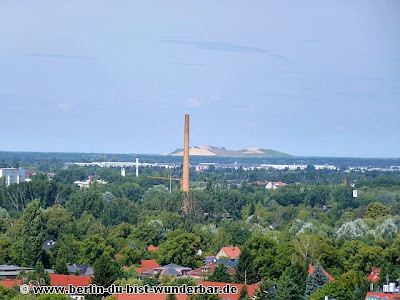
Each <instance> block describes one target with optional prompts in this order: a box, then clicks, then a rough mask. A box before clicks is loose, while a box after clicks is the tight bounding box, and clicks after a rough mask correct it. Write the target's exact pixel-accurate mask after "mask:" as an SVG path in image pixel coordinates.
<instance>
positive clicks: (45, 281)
mask: <svg viewBox="0 0 400 300" xmlns="http://www.w3.org/2000/svg"><path fill="white" fill-rule="evenodd" d="M32 280H33V281H36V282H38V283H40V284H41V285H50V277H49V273H47V271H46V270H45V269H44V266H43V264H42V262H41V261H38V262H37V263H36V265H35V268H34V269H33V271H32V272H30V273H28V276H27V280H26V282H29V281H32Z"/></svg>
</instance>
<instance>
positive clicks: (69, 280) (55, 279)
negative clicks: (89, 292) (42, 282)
mask: <svg viewBox="0 0 400 300" xmlns="http://www.w3.org/2000/svg"><path fill="white" fill-rule="evenodd" d="M49 276H50V285H51V286H65V287H68V285H70V284H72V285H73V286H75V287H77V286H89V285H90V283H91V281H92V278H91V277H90V276H75V275H61V274H50V275H49ZM68 296H70V297H71V298H72V299H74V300H84V299H85V296H84V295H83V294H68Z"/></svg>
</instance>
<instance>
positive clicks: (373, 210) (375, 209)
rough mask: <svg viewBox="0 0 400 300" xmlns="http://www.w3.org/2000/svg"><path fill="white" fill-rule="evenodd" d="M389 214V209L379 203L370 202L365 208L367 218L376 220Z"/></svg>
mask: <svg viewBox="0 0 400 300" xmlns="http://www.w3.org/2000/svg"><path fill="white" fill-rule="evenodd" d="M388 214H389V208H388V207H387V206H386V205H385V204H383V203H381V202H372V203H370V204H368V207H367V214H366V217H367V218H371V219H377V218H379V217H385V216H387V215H388Z"/></svg>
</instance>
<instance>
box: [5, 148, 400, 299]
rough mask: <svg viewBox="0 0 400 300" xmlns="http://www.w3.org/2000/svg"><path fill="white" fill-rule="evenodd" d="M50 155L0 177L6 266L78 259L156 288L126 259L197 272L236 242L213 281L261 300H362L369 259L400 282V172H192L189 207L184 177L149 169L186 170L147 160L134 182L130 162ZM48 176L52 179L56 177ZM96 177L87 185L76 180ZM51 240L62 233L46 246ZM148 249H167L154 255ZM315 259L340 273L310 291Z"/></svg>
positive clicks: (106, 280)
mask: <svg viewBox="0 0 400 300" xmlns="http://www.w3.org/2000/svg"><path fill="white" fill-rule="evenodd" d="M7 159H8V158H7ZM7 159H6V158H5V157H4V156H3V159H2V161H3V165H5V166H7V165H11V161H9V160H7ZM45 163H46V164H47V165H46V167H45V166H44V164H43V163H40V160H38V161H34V160H29V161H27V160H24V159H22V160H21V161H20V162H19V164H18V165H21V166H25V167H26V166H36V167H37V169H36V170H37V171H38V172H37V174H36V175H33V176H32V177H31V181H29V182H22V183H20V184H12V185H10V186H8V187H6V186H5V185H4V184H1V185H0V264H14V265H19V266H24V267H32V268H35V272H36V270H38V271H37V272H41V270H42V269H43V268H52V269H54V270H55V272H56V273H60V274H64V273H66V265H67V264H73V263H76V264H81V265H90V266H94V267H95V270H96V269H97V270H108V271H107V276H101V275H100V274H99V271H97V274H95V277H94V281H95V282H96V283H97V284H99V285H110V284H111V283H113V282H115V283H118V284H122V285H123V284H126V283H138V284H153V285H154V284H158V283H159V279H157V278H147V279H146V278H144V279H138V274H136V273H135V271H134V269H133V268H132V269H131V270H130V271H123V270H122V269H121V267H122V266H134V265H137V264H138V263H139V262H140V260H141V259H156V260H157V261H158V262H159V263H160V264H167V263H176V264H180V265H184V266H188V267H191V268H197V267H199V266H202V265H203V264H204V258H205V256H207V255H215V254H216V253H217V252H218V250H219V249H220V248H221V247H223V246H228V245H237V246H239V247H240V249H241V255H240V258H239V264H238V266H237V269H236V274H235V276H234V278H229V276H228V277H226V274H224V272H221V275H220V276H221V277H218V274H219V273H217V272H216V273H217V275H214V277H213V278H212V280H214V281H219V280H218V279H220V280H221V281H222V278H224V279H225V282H226V280H232V281H234V282H238V283H244V282H245V281H246V283H247V284H253V283H257V282H261V286H262V289H261V290H269V291H271V292H270V293H258V294H257V295H256V296H257V297H258V299H278V300H283V299H286V300H287V299H303V298H304V297H306V298H307V299H320V298H318V297H320V296H321V295H322V294H327V293H328V294H329V293H331V294H334V293H336V295H334V296H335V297H337V299H344V300H346V299H349V300H350V299H355V300H358V299H364V297H365V294H366V292H367V290H368V289H369V283H368V281H367V276H368V275H369V273H370V272H371V269H372V267H378V268H380V270H381V274H382V275H381V280H382V282H383V281H385V280H386V277H388V279H389V280H390V281H395V280H397V279H398V278H400V234H399V232H400V216H399V215H400V173H399V172H378V171H374V172H365V173H361V172H349V173H345V172H343V171H340V170H337V171H333V170H316V169H315V168H313V166H312V165H310V166H309V167H308V168H307V169H306V170H297V171H288V170H281V171H277V170H264V169H260V170H249V171H245V170H243V168H239V169H219V168H214V167H211V168H209V169H208V170H205V171H204V172H196V171H195V170H194V169H191V174H190V175H191V183H190V184H191V190H190V193H189V203H190V206H189V213H188V214H187V215H185V214H183V213H182V211H181V205H182V194H181V192H180V190H179V185H178V183H177V182H175V181H174V182H173V184H172V190H171V191H170V190H169V182H168V181H165V180H161V179H153V178H149V177H148V176H149V175H153V176H169V174H170V172H172V174H171V176H173V177H180V175H181V174H180V172H181V170H179V169H176V170H173V171H169V170H165V169H162V168H144V169H143V170H141V175H140V176H139V177H137V178H136V177H134V176H133V175H132V173H133V171H132V170H130V169H128V170H127V174H128V175H127V176H125V177H123V176H121V174H120V169H117V168H100V167H76V166H66V165H64V163H62V162H61V161H57V160H48V161H46V162H45ZM13 166H15V163H14V165H13ZM46 172H55V175H54V177H53V178H52V179H51V180H49V179H48V176H47V174H46ZM90 175H91V176H92V177H93V178H94V179H93V180H92V182H91V184H90V187H89V188H81V189H79V188H78V186H77V185H76V184H74V181H76V180H86V179H87V178H88V176H90ZM96 178H97V179H102V180H105V181H106V182H107V184H99V183H97V182H96V180H95V179H96ZM266 180H268V181H283V182H285V183H286V184H287V185H286V186H283V187H281V188H279V189H276V190H272V189H271V190H268V189H266V188H265V186H264V185H260V184H259V183H258V184H257V182H262V181H266ZM354 189H357V191H358V197H357V198H354V197H353V190H354ZM45 240H54V241H56V243H55V246H54V247H52V248H51V249H50V251H48V252H45V251H44V249H43V246H42V245H43V242H44V241H45ZM149 245H153V246H159V247H160V251H158V252H150V251H147V247H148V246H149ZM198 249H202V251H203V253H202V255H197V251H198ZM115 254H119V255H118V256H117V258H116V256H115ZM310 264H312V265H316V266H322V267H323V268H324V269H325V270H326V271H327V272H328V273H329V274H330V275H332V276H333V277H334V278H335V279H336V280H334V281H332V282H329V283H326V284H324V285H321V286H320V287H319V288H318V289H317V288H314V289H313V288H312V287H311V283H310V280H312V279H307V278H308V277H309V276H307V274H308V273H307V270H308V266H309V265H310ZM95 273H96V271H95ZM181 281H182V280H181ZM189 281H190V280H189V279H187V280H186V281H184V280H183V281H182V282H174V284H182V283H188V282H189ZM164 284H167V283H165V282H164ZM189 284H190V282H189ZM274 284H276V285H275V287H276V286H277V287H278V289H275V287H274ZM1 293H2V292H1V289H0V294H1ZM13 296H14V295H13ZM9 297H10V298H9V299H12V297H11V296H9ZM16 297H20V296H16ZM27 297H28V296H27ZM18 299H25V298H18ZM26 299H28V298H26Z"/></svg>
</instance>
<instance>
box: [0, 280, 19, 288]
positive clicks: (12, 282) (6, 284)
mask: <svg viewBox="0 0 400 300" xmlns="http://www.w3.org/2000/svg"><path fill="white" fill-rule="evenodd" d="M22 282H23V281H22V280H20V279H6V280H0V285H2V286H4V287H6V288H9V289H12V288H13V287H14V286H19V285H21V284H22Z"/></svg>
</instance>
